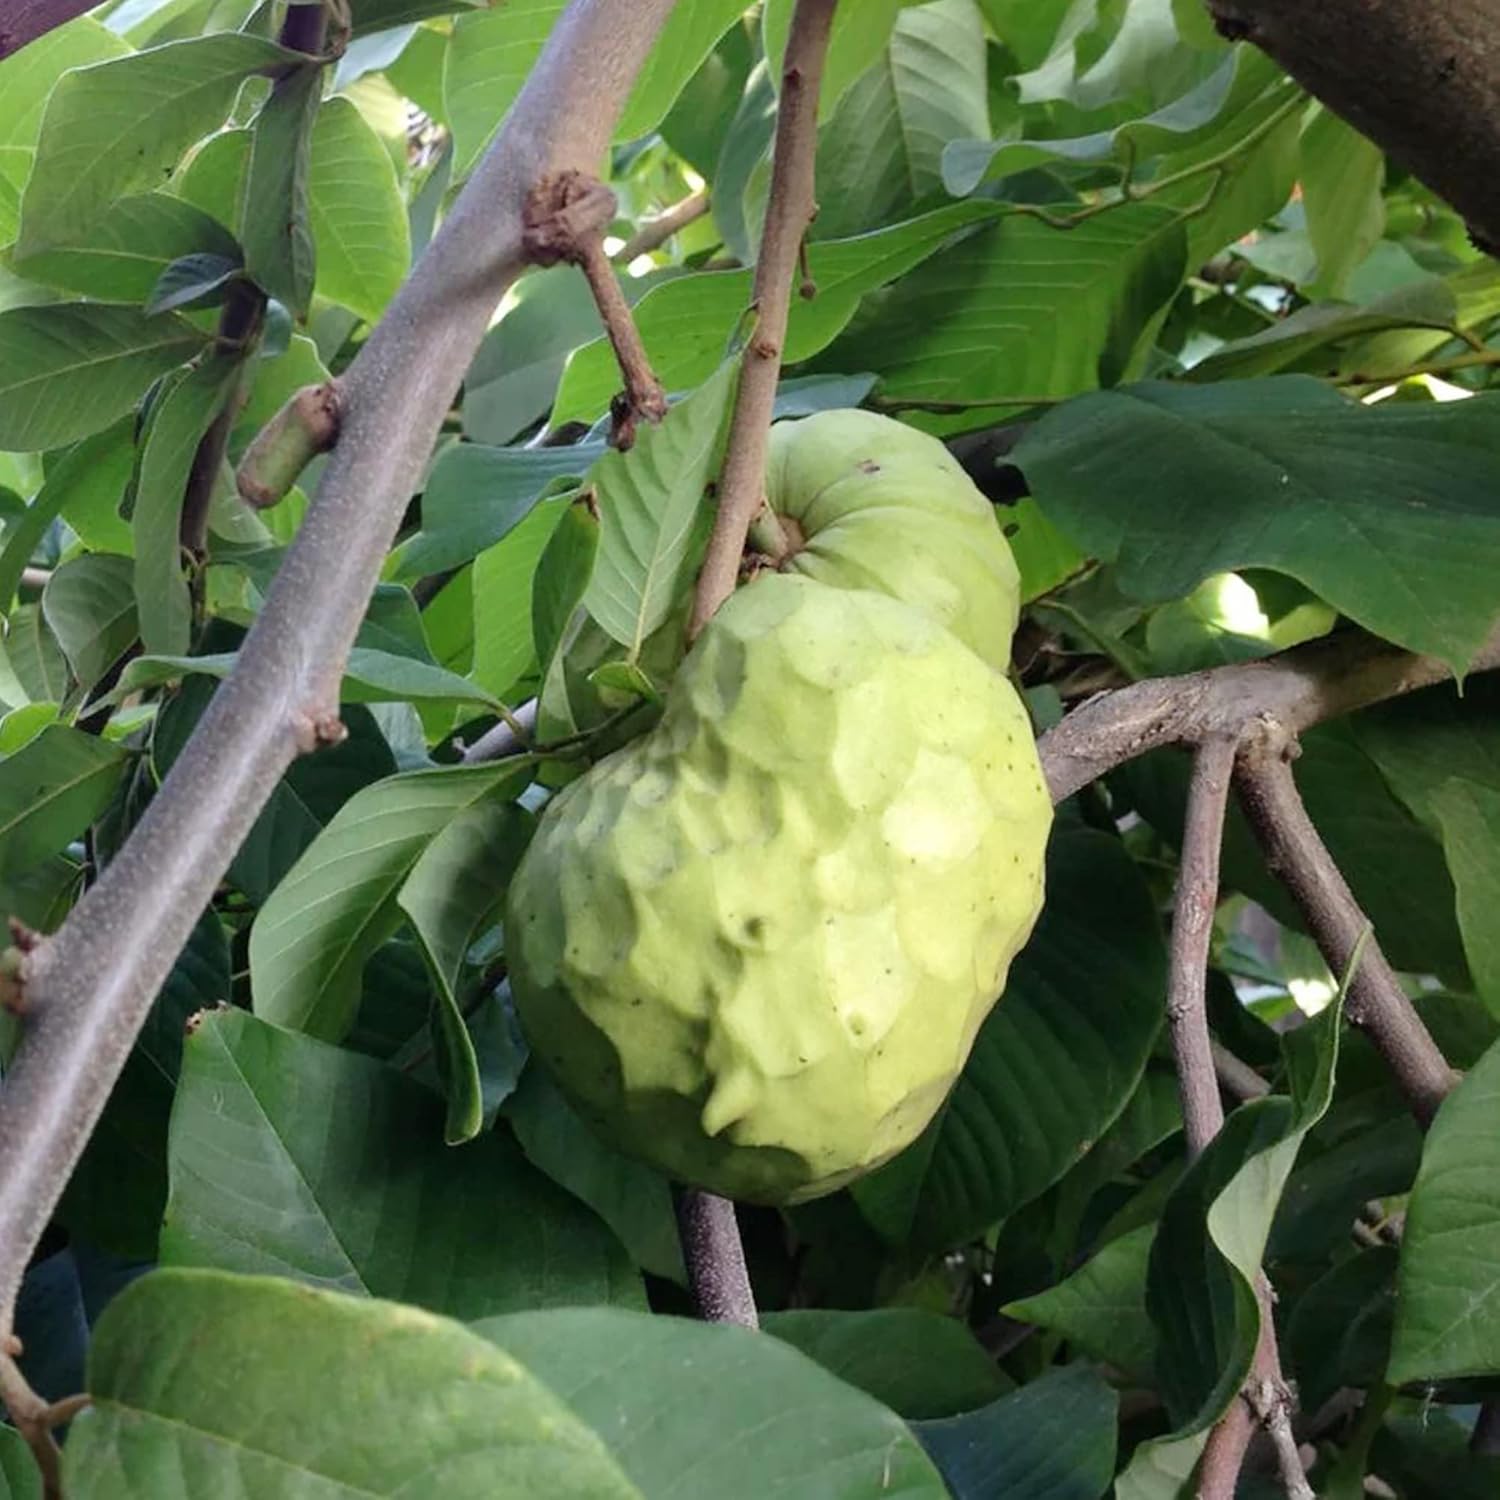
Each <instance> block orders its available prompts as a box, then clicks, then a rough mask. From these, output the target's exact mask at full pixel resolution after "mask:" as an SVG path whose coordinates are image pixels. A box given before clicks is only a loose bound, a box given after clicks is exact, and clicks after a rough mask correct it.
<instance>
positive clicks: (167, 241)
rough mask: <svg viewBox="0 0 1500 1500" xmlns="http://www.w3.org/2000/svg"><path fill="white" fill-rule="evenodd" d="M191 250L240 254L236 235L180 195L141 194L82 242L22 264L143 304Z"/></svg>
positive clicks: (41, 274) (42, 277) (108, 298)
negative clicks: (169, 268)
mask: <svg viewBox="0 0 1500 1500" xmlns="http://www.w3.org/2000/svg"><path fill="white" fill-rule="evenodd" d="M188 255H214V256H219V257H221V258H222V259H224V260H226V261H237V260H238V259H239V248H238V246H237V245H236V244H235V241H234V238H233V236H232V235H230V234H229V233H228V232H227V231H226V230H225V229H224V228H223V227H222V226H221V225H220V224H219V223H218V221H217V220H215V219H212V218H210V217H209V216H208V215H207V214H206V213H204V212H203V211H202V210H201V209H197V208H194V207H193V205H192V204H191V203H186V202H184V201H183V200H182V199H181V198H172V197H169V196H168V195H167V194H166V193H141V194H138V195H137V196H135V197H133V198H121V199H120V200H119V201H118V202H116V203H113V204H111V205H110V206H109V208H108V209H106V210H105V212H104V213H103V214H102V215H100V217H99V219H98V220H97V222H95V223H93V224H91V225H90V227H89V231H88V235H87V237H86V238H85V239H84V240H83V241H82V242H81V243H79V244H75V245H68V246H59V247H56V248H53V249H51V250H44V251H42V252H40V253H39V254H37V255H33V256H31V257H30V258H29V259H28V260H26V261H25V262H24V263H23V264H22V265H21V267H20V269H22V270H24V271H25V273H26V276H27V277H28V278H29V279H30V280H32V281H42V282H45V283H46V284H47V285H48V286H55V287H61V288H62V289H63V290H64V291H68V292H77V293H78V294H79V295H80V296H83V297H88V298H90V299H91V300H92V301H95V302H134V303H136V304H138V305H139V304H144V303H145V301H146V299H147V298H148V297H150V295H151V292H152V289H153V288H154V287H155V286H156V284H157V282H158V281H159V280H160V279H161V275H162V272H164V271H165V270H166V269H167V267H168V266H170V265H171V264H172V263H173V262H174V261H177V260H180V259H182V258H183V257H184V256H188Z"/></svg>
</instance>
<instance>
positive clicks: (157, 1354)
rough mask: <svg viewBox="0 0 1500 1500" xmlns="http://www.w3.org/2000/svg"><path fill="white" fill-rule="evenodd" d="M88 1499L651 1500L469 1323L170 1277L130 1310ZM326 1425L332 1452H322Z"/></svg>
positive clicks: (102, 1337) (100, 1377)
mask: <svg viewBox="0 0 1500 1500" xmlns="http://www.w3.org/2000/svg"><path fill="white" fill-rule="evenodd" d="M88 1386H89V1394H90V1396H91V1397H92V1404H91V1405H90V1407H89V1410H88V1411H87V1412H86V1413H85V1414H84V1415H83V1416H82V1417H81V1418H80V1419H79V1420H78V1422H77V1424H76V1425H75V1427H74V1429H73V1432H72V1435H71V1437H70V1438H69V1442H68V1455H67V1464H66V1478H67V1484H68V1493H69V1495H70V1496H76V1497H78V1500H164V1496H165V1495H167V1494H170V1493H172V1491H171V1490H165V1489H164V1488H163V1485H164V1484H168V1485H175V1486H176V1493H177V1494H179V1495H182V1496H184V1497H186V1495H187V1494H188V1493H189V1491H188V1489H186V1488H183V1486H182V1484H180V1483H178V1482H177V1480H176V1479H175V1478H173V1477H170V1476H183V1475H188V1476H191V1479H190V1480H189V1481H187V1482H188V1483H190V1484H191V1486H192V1488H193V1489H194V1490H196V1491H198V1492H200V1493H201V1492H207V1493H210V1494H230V1493H233V1494H238V1495H240V1496H243V1497H244V1500H330V1497H332V1496H335V1495H351V1496H352V1495H361V1496H371V1497H381V1496H384V1497H390V1500H396V1497H398V1496H401V1495H403V1494H405V1495H412V1494H436V1493H441V1494H442V1495H443V1496H444V1497H445V1500H523V1497H527V1500H530V1497H534V1496H537V1495H544V1494H545V1495H558V1496H564V1495H576V1496H580V1497H581V1496H584V1495H587V1496H589V1497H590V1500H643V1497H642V1496H641V1492H640V1491H639V1490H638V1489H637V1488H636V1487H635V1486H634V1485H632V1484H630V1483H629V1482H628V1481H627V1480H626V1479H625V1478H624V1477H623V1475H622V1474H621V1473H620V1471H619V1469H618V1467H617V1466H616V1465H615V1463H614V1462H613V1461H612V1460H611V1459H610V1457H609V1456H608V1453H607V1452H606V1450H605V1448H604V1445H603V1444H602V1443H601V1442H600V1440H599V1438H598V1437H596V1436H595V1435H594V1434H593V1433H591V1432H589V1431H588V1430H587V1429H586V1428H585V1427H584V1425H583V1424H582V1423H581V1422H579V1420H578V1419H577V1418H576V1417H575V1416H574V1414H573V1413H572V1412H570V1411H569V1410H568V1408H567V1407H566V1406H565V1405H564V1404H563V1402H562V1401H560V1400H559V1399H558V1398H557V1396H556V1395H554V1394H553V1392H552V1391H551V1390H549V1389H548V1388H547V1385H546V1384H544V1383H543V1382H542V1381H540V1380H538V1379H537V1378H535V1377H534V1376H532V1375H530V1374H529V1373H528V1372H527V1371H526V1370H525V1369H524V1368H523V1367H522V1366H521V1365H520V1364H518V1363H517V1361H516V1360H515V1359H513V1358H511V1357H510V1356H509V1355H507V1354H505V1353H504V1352H502V1350H500V1349H497V1348H496V1347H495V1346H494V1345H493V1344H491V1343H487V1342H486V1341H485V1340H484V1339H482V1338H479V1337H477V1336H476V1335H475V1334H473V1333H470V1332H469V1331H468V1330H466V1329H464V1328H463V1327H461V1326H460V1325H459V1324H457V1323H454V1322H450V1321H449V1320H448V1319H446V1318H438V1317H434V1316H432V1315H431V1314H430V1313H424V1312H421V1311H419V1310H418V1309H416V1308H411V1307H401V1306H397V1305H395V1304H393V1303H390V1302H379V1301H371V1300H366V1299H362V1298H355V1297H347V1296H343V1295H340V1294H337V1293H332V1292H325V1291H319V1290H318V1289H316V1288H314V1287H306V1286H298V1285H296V1284H295V1283H294V1282H290V1281H286V1280H284V1279H282V1278H280V1277H267V1276H234V1275H230V1274H227V1273H224V1272H220V1271H195V1270H170V1271H158V1272H156V1273H155V1274H153V1275H151V1276H147V1277H145V1278H144V1279H143V1280H141V1281H138V1282H136V1283H135V1284H134V1285H133V1286H131V1287H129V1288H127V1289H126V1290H125V1291H124V1292H122V1293H121V1294H120V1296H119V1297H117V1298H116V1299H115V1300H114V1302H112V1303H111V1304H110V1306H109V1308H108V1309H107V1310H106V1311H105V1314H104V1317H103V1318H102V1319H101V1320H100V1324H99V1328H98V1332H97V1336H96V1338H95V1341H94V1344H93V1347H92V1348H91V1350H90V1353H89V1379H88ZM309 1421H312V1422H315V1423H316V1431H317V1440H316V1441H315V1442H313V1441H310V1440H309V1437H308V1427H307V1424H308V1423H309Z"/></svg>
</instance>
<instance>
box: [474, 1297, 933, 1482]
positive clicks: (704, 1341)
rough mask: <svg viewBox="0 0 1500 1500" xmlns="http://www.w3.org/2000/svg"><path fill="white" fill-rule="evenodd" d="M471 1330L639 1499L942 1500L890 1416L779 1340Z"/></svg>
mask: <svg viewBox="0 0 1500 1500" xmlns="http://www.w3.org/2000/svg"><path fill="white" fill-rule="evenodd" d="M474 1331H475V1332H476V1333H479V1334H482V1335H483V1336H484V1337H485V1338H488V1339H493V1340H494V1342H495V1343H496V1344H498V1345H499V1346H500V1347H501V1348H502V1349H504V1350H506V1351H508V1352H509V1353H510V1354H511V1355H512V1356H513V1357H514V1358H515V1359H517V1360H518V1361H520V1362H521V1363H522V1364H523V1365H524V1366H525V1367H526V1368H528V1369H531V1370H534V1371H536V1372H537V1374H538V1375H539V1376H540V1377H541V1378H542V1379H543V1380H545V1381H546V1383H547V1385H548V1387H549V1388H550V1389H551V1390H554V1391H556V1392H557V1394H558V1395H559V1396H561V1397H562V1398H563V1400H564V1401H566V1402H567V1404H568V1406H569V1407H570V1408H571V1409H572V1411H573V1412H574V1413H575V1414H576V1415H577V1416H578V1417H580V1418H582V1420H583V1421H584V1422H585V1423H587V1424H588V1426H589V1427H591V1428H592V1429H593V1430H594V1431H595V1432H597V1433H599V1435H600V1436H601V1437H602V1438H603V1439H604V1440H605V1442H606V1443H608V1444H609V1446H610V1450H611V1452H612V1453H613V1454H614V1457H615V1461H616V1462H617V1463H618V1464H619V1465H620V1467H621V1468H622V1469H623V1470H624V1471H625V1472H626V1474H628V1475H629V1476H630V1478H631V1480H632V1481H633V1482H634V1483H635V1485H637V1486H638V1488H639V1490H640V1492H641V1493H642V1494H644V1495H650V1496H653V1497H656V1496H661V1497H663V1500H665V1497H668V1496H683V1497H686V1496H689V1495H692V1496H699V1495H775V1496H776V1497H777V1500H829V1497H830V1496H833V1495H838V1496H840V1497H845V1496H847V1497H849V1500H863V1497H866V1496H868V1497H870V1500H874V1497H876V1496H883V1495H890V1496H900V1497H901V1500H944V1497H945V1494H946V1492H945V1490H944V1489H943V1485H942V1481H941V1480H940V1479H939V1478H938V1475H937V1471H936V1470H935V1469H934V1468H933V1467H932V1466H931V1464H930V1463H929V1462H928V1461H927V1459H926V1457H925V1456H924V1455H923V1453H922V1450H921V1449H920V1448H919V1447H918V1446H917V1444H916V1442H915V1441H914V1440H913V1438H912V1436H911V1433H910V1432H909V1431H908V1430H907V1428H906V1426H905V1424H904V1423H902V1422H901V1420H900V1419H899V1418H898V1417H896V1416H894V1415H893V1414H892V1413H891V1412H888V1411H886V1410H885V1409H884V1408H883V1407H882V1406H880V1405H879V1404H878V1403H877V1402H875V1401H872V1400H871V1399H870V1398H869V1397H868V1396H866V1395H864V1394H863V1393H862V1392H859V1391H855V1390H852V1389H851V1388H850V1387H849V1386H847V1385H845V1384H844V1383H843V1382H842V1381H839V1380H836V1379H835V1378H834V1377H833V1376H832V1375H830V1374H828V1373H827V1371H825V1370H820V1369H819V1368H818V1366H817V1365H815V1364H813V1363H812V1361H811V1360H808V1359H805V1358H804V1357H803V1356H802V1355H800V1354H798V1353H797V1352H796V1351H795V1350H793V1349H789V1348H788V1347H787V1346H786V1345H785V1344H783V1343H781V1342H780V1341H779V1340H776V1339H769V1338H763V1337H762V1336H760V1335H759V1334H756V1333H752V1332H750V1331H749V1330H747V1329H743V1328H733V1327H730V1326H728V1325H726V1324H722V1323H721V1324H708V1323H690V1322H686V1321H685V1320H683V1319H680V1318H668V1317H644V1316H642V1315H640V1314H638V1313H629V1312H623V1311H620V1310H618V1309H614V1308H586V1309H585V1308H577V1309H566V1310H558V1311H553V1312H537V1313H517V1314H513V1315H512V1316H510V1317H505V1318H489V1319H486V1320H485V1321H484V1322H482V1323H479V1324H477V1325H475V1329H474ZM708 1393H712V1399H709V1400H705V1395H706V1394H708ZM552 1493H556V1492H555V1491H553V1492H552Z"/></svg>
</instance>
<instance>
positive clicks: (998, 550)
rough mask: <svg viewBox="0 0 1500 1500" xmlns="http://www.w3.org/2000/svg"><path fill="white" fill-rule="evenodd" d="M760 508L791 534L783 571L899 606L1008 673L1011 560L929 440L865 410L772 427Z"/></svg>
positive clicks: (946, 456) (953, 467)
mask: <svg viewBox="0 0 1500 1500" xmlns="http://www.w3.org/2000/svg"><path fill="white" fill-rule="evenodd" d="M766 503H767V505H768V506H769V508H770V509H771V510H772V511H774V512H776V513H777V514H778V515H781V516H789V517H790V518H791V519H792V520H793V521H794V522H796V525H797V531H798V532H799V533H800V537H799V538H798V540H799V541H800V543H801V545H800V547H799V548H798V550H796V551H795V552H794V553H793V555H792V556H791V557H790V558H789V559H787V560H786V561H785V563H784V564H783V567H784V568H785V570H786V571H788V572H796V573H801V574H802V575H803V576H804V577H807V578H812V579H816V580H817V581H818V582H819V583H826V584H828V585H830V586H831V587H834V588H857V589H873V590H875V591H876V592H877V593H884V594H889V595H891V596H892V597H893V598H896V599H902V600H904V601H905V602H906V603H908V604H912V605H915V606H916V607H917V608H918V609H921V610H923V611H924V612H925V613H927V614H929V615H931V616H932V617H933V618H934V619H935V620H936V621H937V622H938V623H939V624H940V625H943V626H945V627H946V628H947V629H949V630H951V631H952V632H953V633H954V634H955V635H956V636H957V637H958V638H959V639H960V640H961V641H963V643H964V644H965V645H966V646H968V647H970V648H971V649H972V650H974V651H977V652H978V653H979V655H980V656H982V657H983V658H984V659H985V660H986V661H987V662H989V663H990V664H991V666H993V667H996V668H997V669H999V670H1000V671H1002V672H1003V671H1004V670H1005V669H1006V668H1007V666H1008V665H1009V663H1010V639H1011V637H1012V636H1013V635H1014V634H1015V631H1016V618H1017V612H1018V609H1019V600H1020V593H1021V585H1020V579H1019V576H1018V574H1017V572H1016V564H1015V559H1014V558H1013V557H1012V556H1011V553H1010V547H1009V546H1008V545H1007V544H1006V541H1005V537H1004V536H1003V535H1002V534H1001V531H1000V527H999V524H998V523H997V521H996V520H995V514H994V510H993V509H992V507H991V506H990V503H989V501H988V500H986V499H985V498H984V496H983V495H981V494H980V493H979V491H978V490H977V489H976V488H975V487H974V484H973V481H972V480H970V478H969V476H968V475H967V474H965V473H964V471H963V469H962V468H961V467H960V465H959V463H958V461H957V460H956V459H955V458H954V457H953V456H952V454H950V453H949V452H948V450H947V449H946V448H945V447H944V446H943V445H942V443H940V442H939V441H938V440H937V439H936V438H935V437H931V436H929V435H928V434H927V433H925V432H918V431H916V429H915V428H911V427H907V426H906V425H905V424H903V423H901V422H897V421H894V420H892V419H891V418H890V417H882V416H880V415H878V414H877V413H875V412H868V411H825V412H819V413H818V414H817V415H816V416H812V417H808V418H806V419H805V420H803V421H800V422H781V423H778V424H777V425H776V426H775V427H773V428H772V429H771V450H770V456H769V459H768V462H767V465H766Z"/></svg>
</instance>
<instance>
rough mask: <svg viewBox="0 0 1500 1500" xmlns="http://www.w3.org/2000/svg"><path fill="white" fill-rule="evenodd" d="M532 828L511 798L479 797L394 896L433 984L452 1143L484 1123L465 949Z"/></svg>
mask: <svg viewBox="0 0 1500 1500" xmlns="http://www.w3.org/2000/svg"><path fill="white" fill-rule="evenodd" d="M530 832H531V819H530V818H529V817H528V815H527V814H526V813H524V812H522V811H521V809H520V808H519V807H517V806H515V804H514V803H509V802H497V801H492V800H491V801H483V802H477V803H475V804H474V805H473V806H471V807H468V808H465V809H464V810H463V811H462V812H460V813H459V814H458V815H457V816H456V817H455V818H454V819H453V821H452V822H451V823H449V824H448V826H447V827H446V828H444V829H443V830H442V832H440V833H439V834H438V835H437V837H436V838H434V839H433V841H432V842H431V843H430V844H429V845H428V846H427V848H426V850H425V851H424V852H423V853H422V856H421V858H419V859H418V860H417V862H416V864H415V865H414V866H413V867H412V871H411V874H410V875H408V876H407V877H406V880H405V883H404V884H403V885H402V887H401V893H400V895H399V896H398V897H397V903H398V904H399V906H400V907H401V910H402V911H403V912H405V913H406V916H407V918H408V920H409V921H410V922H411V925H412V930H413V932H415V934H416V937H417V941H418V943H419V944H420V945H421V947H422V951H423V953H424V955H425V956H426V958H427V963H428V967H429V969H430V970H431V971H432V977H433V981H434V983H435V985H436V988H437V1025H438V1032H439V1035H440V1036H441V1037H442V1040H443V1044H444V1047H445V1050H446V1055H447V1063H448V1065H447V1070H446V1075H445V1085H446V1090H447V1095H448V1118H447V1124H446V1127H445V1132H444V1139H445V1140H446V1141H447V1142H448V1144H449V1145H450V1146H452V1145H457V1144H459V1143H460V1142H462V1141H468V1140H472V1139H473V1138H474V1137H475V1136H476V1135H478V1134H479V1131H480V1129H481V1128H482V1126H483V1123H484V1103H483V1093H482V1090H481V1087H480V1079H479V1060H478V1058H477V1056H476V1055H475V1051H474V1041H473V1038H472V1037H471V1036H470V1035H469V1030H468V1028H467V1027H466V1026H465V1025H464V1013H463V1010H462V1009H461V1007H460V999H461V997H460V994H459V989H458V984H459V976H460V972H461V970H462V968H463V963H464V956H465V954H467V952H468V951H469V948H470V946H471V944H472V943H473V942H474V940H475V938H477V937H478V936H479V934H480V932H481V931H482V930H483V928H484V927H485V926H486V924H487V923H488V922H490V921H492V920H493V919H494V918H495V916H496V915H497V913H498V909H499V907H500V905H501V903H502V902H503V901H504V900H505V891H506V887H507V886H508V885H509V883H510V877H511V875H512V874H514V873H515V868H516V865H517V864H518V863H519V862H520V859H521V855H522V854H523V853H524V852H525V850H526V843H527V840H528V838H529V836H530Z"/></svg>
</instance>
